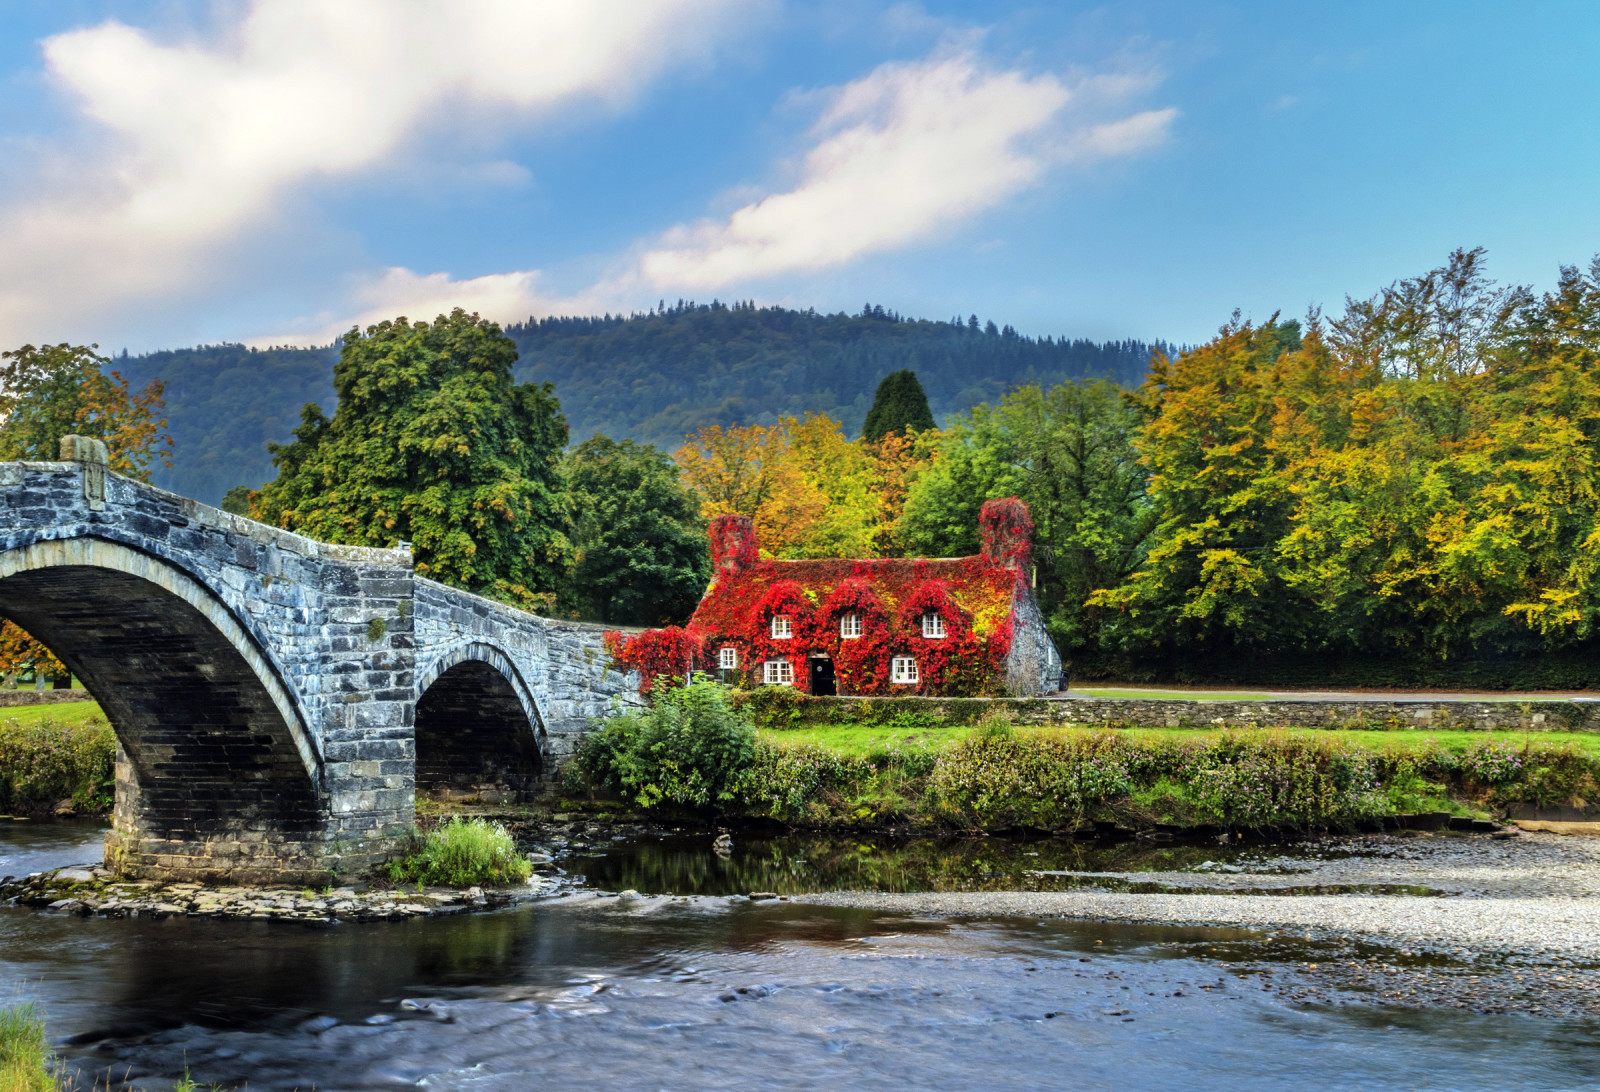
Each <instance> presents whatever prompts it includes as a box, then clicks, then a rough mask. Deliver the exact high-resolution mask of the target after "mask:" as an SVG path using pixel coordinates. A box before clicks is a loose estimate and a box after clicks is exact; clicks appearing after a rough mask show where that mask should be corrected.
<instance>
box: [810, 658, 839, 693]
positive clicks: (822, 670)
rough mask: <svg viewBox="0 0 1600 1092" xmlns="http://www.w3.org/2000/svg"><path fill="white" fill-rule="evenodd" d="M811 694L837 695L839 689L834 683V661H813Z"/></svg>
mask: <svg viewBox="0 0 1600 1092" xmlns="http://www.w3.org/2000/svg"><path fill="white" fill-rule="evenodd" d="M811 692H812V693H813V694H837V693H838V692H839V688H838V687H837V686H836V685H835V684H834V681H833V661H832V660H824V659H820V658H818V659H813V660H812V661H811Z"/></svg>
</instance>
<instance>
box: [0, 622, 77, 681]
mask: <svg viewBox="0 0 1600 1092" xmlns="http://www.w3.org/2000/svg"><path fill="white" fill-rule="evenodd" d="M18 675H33V676H34V677H35V678H46V679H50V680H51V681H52V684H53V686H54V688H55V689H57V690H65V689H67V688H68V687H70V686H71V685H72V672H71V671H69V670H68V669H67V665H66V664H64V663H62V662H61V661H60V660H59V659H57V658H56V655H55V653H53V652H51V651H50V650H49V649H48V648H46V647H45V646H44V645H43V644H41V643H40V642H39V641H37V640H35V639H34V638H33V636H32V635H31V634H29V633H28V631H27V630H25V629H23V628H22V627H21V626H19V625H17V624H16V623H15V622H9V621H8V622H5V623H3V624H0V676H3V677H4V678H6V679H7V680H13V679H15V678H16V677H17V676H18Z"/></svg>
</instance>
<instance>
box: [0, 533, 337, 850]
mask: <svg viewBox="0 0 1600 1092" xmlns="http://www.w3.org/2000/svg"><path fill="white" fill-rule="evenodd" d="M0 615H4V616H6V617H9V618H12V619H14V620H15V621H16V622H17V623H18V624H19V625H21V626H22V627H23V628H25V629H27V630H28V631H29V632H31V633H33V634H34V635H36V636H37V637H38V638H39V639H40V640H42V641H44V642H45V644H47V645H49V646H50V647H51V649H52V650H54V651H55V652H56V653H57V655H59V656H60V657H61V659H62V660H63V662H65V663H66V664H67V666H68V667H70V668H71V669H72V671H73V673H74V674H76V675H77V676H78V677H79V678H81V679H82V680H83V681H84V684H85V685H86V686H87V687H88V688H89V690H90V692H91V693H92V694H93V695H94V696H95V697H96V698H97V699H98V700H99V702H100V704H101V707H102V709H104V710H105V713H106V716H107V719H109V720H110V722H111V725H112V727H113V729H114V730H115V732H116V736H117V744H118V747H117V790H116V795H117V799H116V807H115V810H114V812H113V817H112V832H111V834H109V835H108V837H107V857H108V860H109V861H110V862H111V863H113V864H114V865H116V866H118V867H119V868H121V869H122V870H123V871H124V872H126V873H128V874H133V875H140V874H155V873H165V874H171V873H174V872H178V873H182V874H186V875H192V876H195V877H197V878H207V879H231V880H236V881H246V880H253V879H263V878H267V877H281V876H282V875H284V871H285V870H284V860H285V858H286V857H288V858H302V859H303V858H305V857H307V856H310V857H314V856H316V853H317V850H318V848H319V845H318V844H319V843H320V841H321V836H322V834H321V828H322V825H323V823H322V814H323V812H324V810H325V809H324V807H323V792H322V786H321V765H322V764H321V760H320V756H319V754H318V748H317V743H316V740H315V738H314V736H313V735H312V733H311V732H310V731H309V730H308V727H307V718H306V715H305V711H304V709H303V708H302V707H301V705H300V702H299V701H298V699H297V697H296V695H295V693H294V692H293V691H292V690H291V689H290V688H289V687H288V686H287V685H285V683H284V681H283V679H282V677H281V672H280V671H279V670H278V668H277V665H276V664H275V663H274V662H273V661H272V659H271V657H270V655H269V654H268V653H267V652H266V651H265V650H264V649H263V648H262V647H261V645H260V644H259V643H258V642H257V641H256V640H255V639H254V638H253V637H252V636H251V634H250V632H249V631H248V629H247V623H246V622H242V621H241V619H240V618H239V617H238V616H236V615H235V613H234V612H233V610H232V609H230V608H229V607H228V606H227V604H225V603H224V602H223V601H222V600H221V599H220V598H219V597H218V596H217V595H216V594H215V593H213V592H212V591H210V590H209V589H208V588H207V587H205V586H204V585H203V584H201V583H200V582H199V581H197V580H196V579H195V578H194V577H192V576H191V575H190V574H188V573H187V572H185V571H184V570H182V569H181V568H179V567H177V566H175V565H173V564H172V563H170V562H169V561H166V560H164V559H161V558H158V557H156V556H154V555H152V554H149V553H145V552H142V551H140V550H136V549H134V548H132V547H129V546H127V545H124V544H122V543H119V542H114V541H111V540H108V539H104V538H98V537H92V536H78V537H66V538H59V539H47V540H43V541H36V542H33V543H31V544H28V545H23V546H18V547H16V548H14V549H11V550H7V551H5V552H4V553H0ZM285 843H302V844H301V845H298V846H296V845H290V844H285Z"/></svg>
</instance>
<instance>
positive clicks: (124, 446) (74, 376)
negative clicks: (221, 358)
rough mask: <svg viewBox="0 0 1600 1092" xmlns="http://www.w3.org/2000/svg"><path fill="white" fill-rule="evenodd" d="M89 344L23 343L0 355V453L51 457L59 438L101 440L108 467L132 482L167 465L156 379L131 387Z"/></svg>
mask: <svg viewBox="0 0 1600 1092" xmlns="http://www.w3.org/2000/svg"><path fill="white" fill-rule="evenodd" d="M96 348H97V346H94V345H68V344H66V343H65V342H63V343H62V344H60V345H44V346H40V347H35V346H32V345H24V346H23V347H22V348H20V349H16V350H14V351H12V352H6V353H0V361H3V363H0V421H3V423H0V459H44V460H50V459H55V458H58V457H59V455H60V450H61V447H60V445H61V437H63V436H67V435H71V434H76V435H79V436H91V437H93V438H95V439H97V440H103V441H105V445H106V448H107V450H108V451H109V452H110V456H111V469H113V470H115V471H117V472H118V473H121V474H126V475H128V476H129V477H133V478H138V479H139V480H140V481H149V480H150V469H151V467H152V465H154V464H156V463H160V464H162V465H164V466H171V465H172V437H170V436H168V435H166V427H167V421H166V418H165V417H164V416H163V410H164V408H165V402H164V400H163V397H162V391H163V388H162V384H161V380H159V379H154V380H151V382H150V384H149V385H148V386H146V387H145V388H144V389H143V390H142V391H139V392H137V393H135V392H134V391H132V390H131V389H130V387H129V384H128V380H127V379H125V378H124V377H123V376H122V374H121V373H120V372H115V371H113V372H111V373H110V374H109V375H108V374H107V373H106V372H105V370H104V368H105V365H107V364H109V363H111V361H109V360H108V359H106V358H105V357H103V356H101V355H99V354H98V353H96V352H95V349H96Z"/></svg>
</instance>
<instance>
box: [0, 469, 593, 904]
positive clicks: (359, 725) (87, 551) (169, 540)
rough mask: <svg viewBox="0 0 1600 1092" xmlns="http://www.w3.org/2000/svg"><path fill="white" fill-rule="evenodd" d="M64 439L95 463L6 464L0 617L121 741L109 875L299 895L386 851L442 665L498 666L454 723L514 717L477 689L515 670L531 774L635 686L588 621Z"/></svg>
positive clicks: (459, 704) (461, 675)
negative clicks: (129, 473) (69, 678)
mask: <svg viewBox="0 0 1600 1092" xmlns="http://www.w3.org/2000/svg"><path fill="white" fill-rule="evenodd" d="M63 446H64V453H68V452H70V453H71V454H74V455H79V456H84V457H81V458H78V459H75V460H74V461H67V462H27V463H5V464H0V615H4V616H5V617H9V618H12V619H14V620H16V621H17V623H18V624H20V625H22V626H23V627H24V628H26V629H27V630H29V631H30V632H32V633H34V634H35V635H36V636H38V637H39V638H40V639H41V640H42V641H44V642H45V643H46V644H47V645H49V646H50V647H51V648H52V650H54V651H55V652H56V653H57V654H58V655H60V656H61V658H62V660H63V661H64V662H65V663H66V664H67V665H68V666H69V667H70V668H71V669H72V670H73V672H74V673H75V674H76V675H78V676H79V677H80V678H81V679H82V680H83V681H84V683H85V685H86V686H87V687H88V688H89V690H90V691H91V692H92V693H93V694H94V696H95V697H96V698H97V699H98V700H99V701H100V702H101V705H102V707H103V708H104V709H105V712H106V715H107V717H108V718H109V719H110V721H111V723H112V726H113V728H114V729H115V730H116V734H117V740H118V762H117V804H116V808H115V811H114V814H113V830H112V832H111V834H110V835H109V836H108V839H107V858H108V861H110V862H111V863H112V864H114V865H116V866H117V867H118V868H119V869H121V870H122V871H123V872H125V873H127V874H134V875H148V874H161V875H165V876H174V875H184V876H193V877H202V878H209V879H222V878H226V879H232V880H235V881H259V880H265V879H278V880H287V881H290V882H310V881H312V880H315V879H325V878H326V877H327V875H328V873H329V871H330V870H334V871H350V870H353V869H358V868H362V867H366V866H368V865H370V864H372V863H374V862H376V861H377V860H379V859H381V858H382V857H384V856H386V855H387V854H388V853H389V852H391V850H392V847H393V845H394V843H395V840H396V839H397V838H398V837H399V836H400V835H401V834H403V833H404V832H405V831H406V830H408V829H409V827H410V825H411V822H412V817H413V808H414V789H415V785H416V779H417V739H416V725H415V718H416V711H417V708H418V702H419V698H421V697H422V696H423V695H422V690H423V689H425V688H426V687H427V686H429V685H432V684H434V683H435V682H437V677H435V678H432V679H427V680H423V679H422V678H421V677H420V676H419V670H421V671H424V672H425V671H427V670H429V667H430V665H431V664H432V663H433V662H434V661H435V660H436V659H437V658H438V656H440V655H442V654H444V653H445V652H446V651H447V650H448V649H450V648H457V649H465V648H468V646H477V647H478V648H480V649H485V648H487V649H497V650H499V651H500V652H501V653H502V655H503V662H501V663H490V662H489V661H490V660H492V659H493V658H494V657H492V656H489V657H487V658H480V659H477V660H473V661H472V662H473V663H475V664H481V665H484V666H481V667H477V668H464V669H462V670H460V671H458V672H457V673H456V675H455V676H452V679H453V680H454V681H455V683H457V684H462V683H476V684H479V685H477V686H472V685H456V686H455V689H454V691H453V696H452V697H451V698H450V701H451V702H453V703H454V704H453V706H452V708H455V709H456V712H457V714H458V718H457V719H458V721H460V723H462V724H464V725H466V726H467V727H468V728H469V729H471V728H473V726H474V725H475V724H476V723H477V721H478V720H481V719H483V718H484V717H488V718H489V719H494V718H495V717H500V718H501V719H502V720H503V719H505V717H504V716H503V714H506V711H507V709H509V707H508V706H505V705H504V703H503V702H501V703H500V704H496V700H497V699H496V697H495V695H488V696H487V697H485V696H483V695H482V694H480V693H478V691H482V690H485V689H487V690H495V689H496V688H497V687H499V686H501V684H500V683H499V682H497V681H496V677H504V676H505V675H506V672H507V671H508V670H509V671H510V672H511V673H512V674H513V675H514V676H516V680H511V681H508V684H507V685H510V686H511V688H512V689H513V690H514V689H515V685H518V684H520V685H521V686H522V687H523V689H524V691H525V692H526V694H527V698H526V700H524V701H520V702H519V707H520V708H521V709H522V710H523V713H524V716H523V718H522V720H521V722H520V725H513V726H512V727H516V728H520V730H521V732H522V736H519V737H518V738H517V740H516V747H518V748H522V749H524V750H526V756H527V760H528V762H530V763H531V764H532V766H533V767H537V770H536V772H537V775H538V776H539V777H543V776H545V775H547V774H548V772H549V771H550V770H551V769H552V768H553V765H554V763H555V762H556V761H558V760H559V759H560V758H561V757H563V756H564V755H565V754H567V753H570V750H571V747H572V745H573V743H574V741H575V739H576V735H577V733H579V732H580V731H581V730H582V727H583V726H584V724H585V723H586V720H587V717H588V716H590V715H593V714H594V713H598V712H601V711H603V709H604V707H605V705H606V704H607V703H608V702H609V700H610V699H611V698H612V697H613V696H615V695H617V694H620V693H623V692H624V690H625V687H624V685H623V680H621V679H620V678H618V676H617V675H616V673H615V672H611V673H609V674H608V673H607V672H606V671H605V659H604V654H603V652H600V651H599V635H598V633H599V631H598V629H597V628H595V627H585V626H581V625H574V624H570V623H562V622H554V621H551V620H549V619H544V618H539V617H537V616H534V615H529V614H524V613H523V612H520V611H517V610H515V609H514V608H511V607H508V606H505V605H504V604H499V603H494V602H493V601H491V600H486V599H481V598H480V597H477V596H472V595H468V594H467V593H464V592H459V591H457V590H456V589H452V588H448V587H445V586H444V585H440V584H436V583H434V582H433V581H430V580H424V579H421V578H418V577H416V576H415V575H414V573H413V571H412V564H411V555H410V551H409V550H404V549H401V550H389V549H370V548H365V547H352V546H339V545H332V544H328V543H323V542H318V541H315V540H313V539H309V538H305V537H304V536H301V535H296V534H293V533H291V532H287V531H284V530H281V529H278V528H274V527H270V526H267V525H265V524H261V523H258V522H256V521H254V520H250V519H246V518H243V517H240V516H236V515H232V514H230V513H227V512H223V511H221V510H220V509H217V508H213V507H211V506H209V505H205V504H200V503H198V502H196V501H193V500H190V499H188V498H185V497H181V496H178V495H177V494H173V493H169V492H167V491H165V490H161V489H156V488H154V487H152V486H148V485H145V484H143V483H141V482H136V481H133V480H131V479H128V478H125V477H122V476H120V475H117V474H114V473H109V472H108V471H107V470H106V469H105V467H104V465H103V463H102V462H101V461H100V460H102V459H103V458H104V455H103V450H102V451H100V452H96V451H95V450H94V449H93V448H92V447H86V446H85V445H81V444H80V445H78V446H74V447H72V448H70V449H69V448H68V447H67V445H65V444H64V445H63ZM97 456H98V458H97ZM481 655H482V654H481V653H480V656H481ZM419 665H420V668H419ZM485 671H487V672H489V674H487V675H485V674H482V672H485ZM474 672H478V673H477V674H474ZM446 689H447V690H448V689H450V688H449V687H446ZM498 693H499V692H498V690H496V694H498ZM500 696H501V697H503V695H500ZM479 699H481V700H479ZM475 701H478V705H476V706H475V705H474V702H475ZM479 714H482V716H480V715H479ZM541 730H542V731H541ZM471 734H472V733H471V731H469V732H467V735H469V736H470V735H471ZM524 737H525V738H524ZM469 745H470V742H469ZM530 745H531V747H532V750H527V748H528V747H529V746H530ZM501 757H503V756H501ZM497 760H498V759H497V757H496V756H494V755H489V756H487V757H485V758H484V759H483V761H482V762H480V765H483V764H484V763H487V764H488V766H489V767H490V769H489V770H488V771H487V772H488V773H494V772H495V771H494V769H493V764H494V762H495V761H497ZM513 780H514V779H513ZM524 780H526V779H524ZM522 787H526V786H522Z"/></svg>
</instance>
